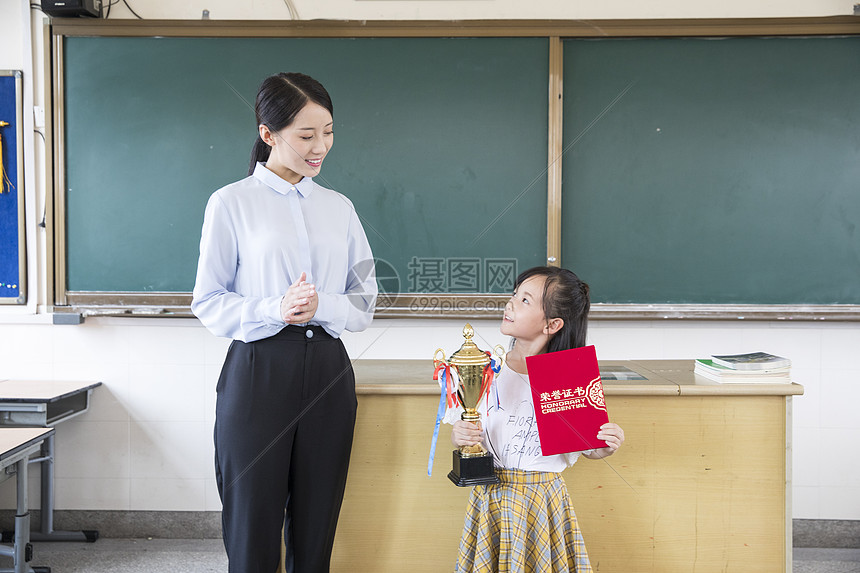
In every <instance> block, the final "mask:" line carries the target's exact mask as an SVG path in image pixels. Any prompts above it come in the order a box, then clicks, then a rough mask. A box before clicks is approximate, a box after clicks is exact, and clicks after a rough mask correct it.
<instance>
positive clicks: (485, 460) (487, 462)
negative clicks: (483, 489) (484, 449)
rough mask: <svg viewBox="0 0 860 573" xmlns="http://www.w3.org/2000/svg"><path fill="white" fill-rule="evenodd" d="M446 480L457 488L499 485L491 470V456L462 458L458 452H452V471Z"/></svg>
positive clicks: (489, 454) (494, 473)
mask: <svg viewBox="0 0 860 573" xmlns="http://www.w3.org/2000/svg"><path fill="white" fill-rule="evenodd" d="M448 479H449V480H451V481H452V482H454V485H456V486H458V487H472V486H475V485H489V484H495V483H501V481H500V480H499V478H498V477H496V472H495V470H494V469H493V454H491V453H489V452H488V453H486V454H484V455H483V456H475V457H469V458H464V457H462V456H460V452H459V450H454V469H453V470H451V473H449V474H448Z"/></svg>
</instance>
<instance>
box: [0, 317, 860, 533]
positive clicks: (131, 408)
mask: <svg viewBox="0 0 860 573" xmlns="http://www.w3.org/2000/svg"><path fill="white" fill-rule="evenodd" d="M474 326H475V328H476V330H477V334H478V338H479V340H480V343H481V345H482V346H487V347H489V346H493V345H495V344H503V345H507V339H506V337H504V336H502V335H501V334H500V333H499V332H498V325H497V323H496V322H495V321H475V322H474ZM461 329H462V322H461V321H450V320H445V321H439V320H425V321H418V320H377V321H376V322H375V323H374V324H373V326H372V327H371V328H370V329H368V330H367V331H366V332H363V333H359V334H349V333H348V334H347V335H346V336H345V337H344V342H345V343H346V346H347V348H348V350H349V352H350V354H351V355H352V356H353V357H354V358H355V357H358V358H359V359H361V358H364V359H370V358H416V359H417V358H425V359H429V358H430V357H431V356H432V353H433V351H434V350H435V349H436V347H438V346H443V347H445V348H446V351H447V352H450V351H451V350H453V349H455V347H456V345H457V341H458V340H459V337H460V331H461ZM0 341H2V343H0V378H11V377H15V378H49V379H54V378H56V379H93V380H101V381H103V382H104V386H103V387H100V388H98V389H97V390H96V391H95V392H94V394H93V403H92V408H91V410H90V411H89V412H87V413H86V414H84V415H83V416H79V417H77V418H74V419H72V420H69V421H68V422H65V423H63V424H62V425H60V426H59V427H58V431H57V438H56V439H57V461H56V468H55V469H56V485H57V487H56V497H57V507H58V508H59V509H104V510H189V511H207V510H218V509H220V504H219V501H218V493H217V490H216V487H215V480H214V469H213V462H212V460H213V456H214V451H213V446H212V427H213V422H214V407H215V383H216V381H217V378H218V373H219V371H220V367H221V362H222V360H223V357H224V355H225V353H226V350H227V346H228V344H229V341H228V340H223V339H218V338H216V337H214V336H212V335H210V334H209V333H208V332H207V331H206V330H205V329H203V328H202V327H201V326H199V324H198V323H197V321H195V320H173V319H121V318H102V319H93V318H90V319H88V320H87V321H86V322H85V323H84V324H83V325H80V326H52V325H27V324H24V325H21V324H2V323H0ZM589 342H590V343H592V344H595V345H596V346H597V350H598V357H599V358H601V359H605V360H610V359H619V360H620V359H637V358H638V359H656V358H696V357H702V356H707V355H709V354H713V353H721V352H724V353H732V352H742V351H752V350H766V351H769V352H773V353H775V354H780V355H783V356H787V357H790V358H791V359H792V362H793V365H792V372H793V377H794V379H795V381H797V382H799V383H801V384H803V386H804V388H805V394H804V395H803V396H800V397H796V398H794V401H793V411H794V412H793V414H794V416H793V418H794V423H793V434H794V455H793V465H794V476H793V477H794V490H793V491H794V512H793V513H794V517H796V518H808V519H860V485H858V483H860V482H858V481H857V477H856V476H857V475H860V457H858V456H857V446H856V444H857V443H860V418H858V416H856V415H854V408H855V405H856V404H857V403H860V363H858V362H857V361H856V360H851V357H852V356H854V355H855V354H856V349H857V348H858V347H860V325H855V324H848V323H844V324H821V323H793V324H786V323H744V322H683V321H680V322H651V321H645V322H613V321H605V322H593V323H592V324H591V327H590V331H589ZM449 347H450V348H449ZM428 376H429V373H428ZM743 455H754V453H749V454H748V453H745V454H743ZM34 473H36V472H34ZM33 488H34V489H33V490H32V491H33V492H34V503H35V505H36V506H38V501H39V499H38V498H39V496H38V479H37V477H36V476H33ZM0 503H2V504H3V506H4V507H12V506H13V504H14V488H11V487H9V486H0Z"/></svg>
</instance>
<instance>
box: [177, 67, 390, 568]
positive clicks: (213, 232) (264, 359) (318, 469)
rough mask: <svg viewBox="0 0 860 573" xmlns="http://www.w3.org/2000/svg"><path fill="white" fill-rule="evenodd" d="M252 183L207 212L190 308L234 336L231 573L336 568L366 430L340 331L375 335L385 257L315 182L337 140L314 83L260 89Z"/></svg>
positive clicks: (286, 79)
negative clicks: (341, 522) (359, 431)
mask: <svg viewBox="0 0 860 573" xmlns="http://www.w3.org/2000/svg"><path fill="white" fill-rule="evenodd" d="M255 111H256V114H257V126H258V132H259V137H258V138H257V141H256V143H255V144H254V149H253V151H252V154H251V166H250V169H249V174H248V177H246V178H245V179H242V180H241V181H237V182H235V183H232V184H230V185H227V186H226V187H223V188H221V189H219V190H218V191H216V192H215V193H214V194H213V195H212V196H211V198H210V199H209V203H208V204H207V206H206V214H205V217H204V221H203V232H202V238H201V240H200V259H199V262H198V266H197V281H196V284H195V285H194V296H193V300H192V303H191V309H192V311H193V312H194V314H195V315H196V316H197V317H198V318H199V319H200V321H201V322H202V323H203V324H204V325H205V326H206V328H208V329H209V330H210V331H211V332H212V333H213V334H215V335H217V336H225V337H230V338H232V339H233V342H232V344H230V348H229V350H228V352H227V357H226V359H225V361H224V366H223V368H222V370H221V376H220V378H219V379H218V385H217V388H216V391H217V403H216V418H215V473H216V480H217V483H218V492H219V494H220V496H221V502H222V505H223V512H222V525H223V537H224V546H225V547H226V549H227V557H228V559H229V563H230V572H231V573H256V572H264V573H273V572H274V571H275V570H276V569H277V568H278V562H279V559H280V532H281V529H282V527H283V526H284V523H285V515H286V523H287V524H288V527H286V528H284V529H285V543H286V546H287V568H288V570H289V569H290V565H291V564H292V565H294V567H295V570H296V571H297V572H298V573H315V572H321V571H328V570H329V562H330V560H331V551H332V545H333V543H334V535H335V528H336V526H337V519H338V514H339V512H340V506H341V501H342V500H343V492H344V487H345V485H346V475H347V467H348V465H349V455H350V450H351V448H352V437H353V430H354V427H355V413H356V406H357V402H356V398H355V378H354V375H353V371H352V367H351V365H350V360H349V356H347V353H346V350H345V349H344V346H343V343H342V342H341V340H340V338H339V337H340V335H341V333H342V332H343V331H344V330H350V331H353V332H358V331H361V330H364V329H365V328H367V326H368V325H369V324H370V321H371V319H372V317H373V309H374V305H375V301H376V294H377V287H376V278H375V274H374V266H373V255H372V253H371V251H370V245H369V244H368V242H367V237H366V236H365V233H364V229H363V228H362V226H361V223H360V222H359V219H358V216H357V215H356V212H355V208H354V207H353V205H352V203H351V202H350V200H349V199H347V198H346V197H344V196H343V195H341V194H340V193H337V192H335V191H332V190H330V189H326V188H325V187H322V186H320V185H319V184H318V183H317V182H316V181H314V180H313V177H314V176H316V175H318V174H319V173H320V168H321V167H322V163H323V160H324V159H325V157H326V154H327V153H328V152H329V150H331V147H332V142H333V139H334V133H333V127H334V123H333V119H332V117H333V106H332V102H331V98H330V97H329V94H328V92H326V90H325V88H324V87H323V86H322V85H321V84H320V83H319V82H317V81H316V80H314V79H313V78H311V77H309V76H306V75H304V74H298V73H281V74H277V75H274V76H271V77H269V78H266V80H265V81H263V83H262V85H261V86H260V90H259V93H258V94H257V99H256V105H255Z"/></svg>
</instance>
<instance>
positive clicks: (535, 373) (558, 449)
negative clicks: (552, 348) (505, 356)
mask: <svg viewBox="0 0 860 573" xmlns="http://www.w3.org/2000/svg"><path fill="white" fill-rule="evenodd" d="M526 366H527V368H528V371H529V383H530V384H531V387H532V399H533V400H534V405H535V417H536V418H537V427H538V435H539V437H540V447H541V452H542V453H543V455H545V456H551V455H553V454H565V453H568V452H581V451H583V450H591V449H596V448H605V447H606V442H604V441H603V440H598V439H597V432H598V431H599V430H600V426H602V425H603V424H605V423H606V422H608V421H609V415H608V414H607V412H606V401H605V400H604V399H603V384H601V382H600V370H599V369H598V367H597V353H596V352H595V351H594V346H584V347H582V348H573V349H571V350H562V351H559V352H550V353H548V354H538V355H536V356H529V357H528V358H526Z"/></svg>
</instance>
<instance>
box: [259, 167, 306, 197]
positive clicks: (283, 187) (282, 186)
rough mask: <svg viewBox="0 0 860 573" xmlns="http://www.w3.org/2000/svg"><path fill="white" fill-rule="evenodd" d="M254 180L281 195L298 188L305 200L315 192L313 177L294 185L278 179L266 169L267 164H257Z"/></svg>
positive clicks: (304, 178)
mask: <svg viewBox="0 0 860 573" xmlns="http://www.w3.org/2000/svg"><path fill="white" fill-rule="evenodd" d="M254 178H255V179H257V180H259V181H261V182H262V183H264V184H266V185H267V186H269V187H271V188H272V189H274V190H275V191H277V192H278V193H280V194H281V195H286V194H288V193H289V192H290V191H291V190H292V189H293V188H296V189H297V190H298V192H299V195H301V196H302V197H304V198H307V197H308V196H309V195H310V194H311V191H313V190H314V180H313V178H311V177H303V178H302V180H301V181H299V182H298V183H296V184H295V185H293V184H292V183H290V182H289V181H284V180H283V179H281V178H280V177H278V176H277V175H276V174H275V173H274V172H272V171H269V170H268V169H266V164H265V163H261V162H259V161H258V162H257V166H256V167H254Z"/></svg>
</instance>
